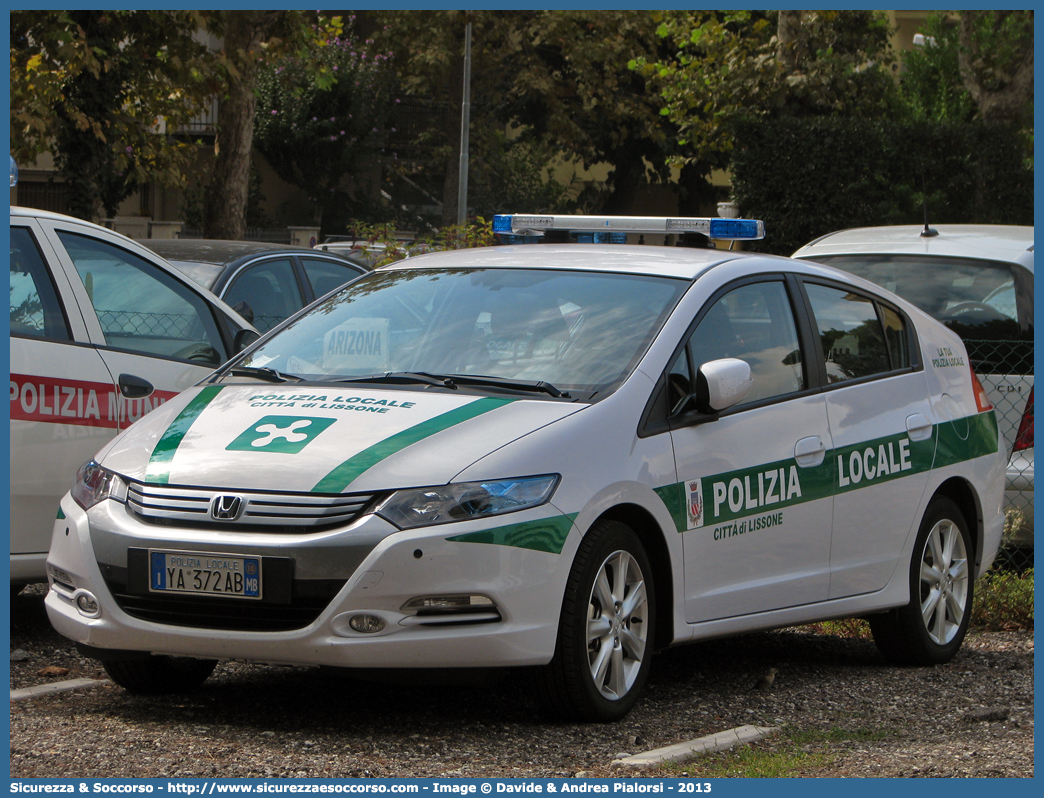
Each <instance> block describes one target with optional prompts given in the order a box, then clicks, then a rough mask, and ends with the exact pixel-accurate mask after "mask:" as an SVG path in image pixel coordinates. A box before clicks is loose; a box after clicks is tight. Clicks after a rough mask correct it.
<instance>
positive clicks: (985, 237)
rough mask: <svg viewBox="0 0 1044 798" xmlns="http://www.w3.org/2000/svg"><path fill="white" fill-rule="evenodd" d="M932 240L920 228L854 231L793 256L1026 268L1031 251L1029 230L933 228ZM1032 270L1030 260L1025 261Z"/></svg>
mask: <svg viewBox="0 0 1044 798" xmlns="http://www.w3.org/2000/svg"><path fill="white" fill-rule="evenodd" d="M932 229H933V230H935V231H937V232H938V235H936V236H922V235H921V232H922V231H923V230H924V227H923V226H921V225H896V226H884V227H857V228H853V229H851V230H839V231H837V232H834V233H828V234H827V235H825V236H822V237H821V238H817V239H816V240H815V241H812V242H811V243H809V244H806V245H805V246H803V247H801V249H799V250H798V251H797V252H795V253H794V257H795V258H805V257H816V256H819V255H847V254H873V253H880V254H892V255H933V256H939V257H952V258H983V259H989V260H1000V261H1008V262H1011V263H1022V264H1024V265H1027V258H1026V254H1027V253H1029V252H1032V251H1033V228H1032V227H1022V226H1018V225H1002V224H940V225H933V226H932ZM1028 265H1029V266H1030V268H1032V260H1029V264H1028Z"/></svg>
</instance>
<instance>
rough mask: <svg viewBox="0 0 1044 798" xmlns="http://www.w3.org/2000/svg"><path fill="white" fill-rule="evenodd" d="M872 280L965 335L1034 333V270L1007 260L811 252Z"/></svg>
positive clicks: (994, 337)
mask: <svg viewBox="0 0 1044 798" xmlns="http://www.w3.org/2000/svg"><path fill="white" fill-rule="evenodd" d="M808 260H815V261H817V262H818V263H823V264H826V265H829V266H833V267H835V268H838V269H841V270H843V271H846V272H848V273H850V274H854V275H856V276H858V277H863V278H865V279H867V280H870V281H871V282H873V283H876V284H877V285H880V286H881V287H883V288H886V289H888V290H889V291H891V292H892V293H894V294H898V295H899V296H901V297H902V298H903V299H905V300H907V301H908V302H911V303H913V304H914V305H916V306H917V307H918V308H920V309H921V310H923V311H924V312H925V313H927V314H928V315H930V316H932V317H933V318H935V319H938V320H939V321H941V322H942V323H943V324H945V325H946V326H947V327H949V328H950V329H952V330H953V331H954V332H956V333H957V334H958V335H960V336H961V337H962V338H963V339H965V340H966V341H975V340H989V341H1014V340H1027V341H1028V340H1032V338H1033V275H1032V274H1030V273H1029V272H1028V271H1026V270H1025V269H1021V268H1019V267H1017V266H1014V265H1012V264H1008V263H1001V262H998V261H989V260H975V259H972V258H942V257H931V256H925V255H833V256H826V257H817V258H809V259H808Z"/></svg>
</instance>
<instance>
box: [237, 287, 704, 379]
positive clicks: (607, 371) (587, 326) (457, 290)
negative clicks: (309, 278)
mask: <svg viewBox="0 0 1044 798" xmlns="http://www.w3.org/2000/svg"><path fill="white" fill-rule="evenodd" d="M687 285H688V283H687V281H683V280H676V279H668V278H662V277H646V276H636V275H622V274H602V273H595V272H568V271H545V270H530V269H526V270H522V269H519V270H511V269H440V270H433V269H416V270H413V269H407V270H396V271H388V272H374V273H372V274H370V275H368V276H366V277H364V278H362V279H360V280H358V281H357V282H355V283H353V284H352V285H351V286H349V287H347V288H346V289H345V290H343V291H341V292H340V293H339V294H337V295H335V296H334V297H331V298H330V299H328V300H327V301H325V302H323V303H322V304H320V305H317V306H315V307H313V308H312V309H311V310H310V311H309V312H308V313H306V314H305V315H304V316H302V317H301V318H299V319H297V320H296V321H294V322H292V323H291V324H290V325H288V326H287V327H286V329H284V330H282V331H281V332H280V333H279V334H277V335H276V336H275V337H274V338H272V340H270V341H268V342H266V343H265V344H264V345H263V346H261V347H260V348H259V349H257V350H255V351H254V352H252V353H251V354H250V355H248V356H247V357H246V358H245V359H244V360H243V361H241V362H240V363H238V364H237V365H239V366H247V367H255V368H267V369H275V370H276V371H277V372H281V373H282V374H284V375H290V376H296V377H302V378H304V379H308V380H334V379H347V378H358V377H366V376H370V375H378V374H385V373H392V372H394V373H402V372H410V373H416V372H422V373H424V374H434V375H442V376H452V375H467V376H469V377H471V376H476V377H477V376H481V377H494V378H507V379H511V380H518V381H527V382H535V381H543V382H546V383H551V384H553V385H554V386H556V387H557V388H559V389H561V390H563V391H565V390H572V391H573V392H574V394H575V393H577V392H587V393H589V394H593V393H595V392H605V391H608V390H611V389H612V388H614V387H615V386H616V385H618V384H619V383H620V382H621V381H622V380H623V379H624V377H626V376H627V375H628V374H629V373H630V372H631V371H632V369H633V368H634V367H635V365H636V364H637V363H638V360H639V358H640V357H641V355H642V354H643V353H644V352H645V350H646V348H647V347H648V345H649V343H650V342H651V341H652V338H653V336H654V335H655V334H656V332H657V331H658V330H659V328H660V326H661V325H662V323H663V321H664V319H666V317H667V314H668V313H669V312H670V310H671V309H672V308H673V307H674V304H675V303H676V302H677V300H678V298H679V297H680V296H681V294H682V293H683V291H684V290H685V288H686V286H687Z"/></svg>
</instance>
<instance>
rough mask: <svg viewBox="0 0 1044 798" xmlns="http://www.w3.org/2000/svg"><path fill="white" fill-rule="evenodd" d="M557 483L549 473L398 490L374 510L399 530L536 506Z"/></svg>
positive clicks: (553, 490)
mask: <svg viewBox="0 0 1044 798" xmlns="http://www.w3.org/2000/svg"><path fill="white" fill-rule="evenodd" d="M557 484H558V475H557V474H549V475H546V476H540V477H520V478H518V479H498V480H490V481H488V482H460V483H458V484H455V485H442V486H439V487H435V488H416V489H411V490H400V491H396V492H395V493H393V494H392V495H391V496H390V497H388V498H387V499H386V500H385V501H384V502H382V503H381V504H380V506H378V507H377V510H376V512H377V515H379V516H381V518H384V519H386V520H388V521H391V522H392V523H393V524H395V526H397V527H399V529H413V528H415V527H419V526H431V525H433V524H448V523H451V522H453V521H469V520H471V519H473V518H486V517H488V516H491V515H501V514H502V513H513V512H515V511H516V510H526V509H528V508H530V507H538V506H539V505H541V504H544V503H545V502H547V501H549V500H550V499H551V494H552V493H554V492H555V486H556V485H557Z"/></svg>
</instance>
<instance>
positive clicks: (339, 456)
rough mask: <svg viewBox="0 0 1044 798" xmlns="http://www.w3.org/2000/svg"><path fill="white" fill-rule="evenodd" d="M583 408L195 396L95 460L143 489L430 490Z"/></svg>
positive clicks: (291, 391) (398, 394)
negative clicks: (150, 486)
mask: <svg viewBox="0 0 1044 798" xmlns="http://www.w3.org/2000/svg"><path fill="white" fill-rule="evenodd" d="M587 406H588V405H585V404H575V403H564V402H555V401H548V400H539V399H517V398H506V397H483V396H474V395H454V394H447V393H441V392H440V393H434V392H432V393H429V392H425V391H403V390H383V389H377V388H369V387H367V388H364V389H360V388H355V387H352V386H350V385H349V386H336V387H334V388H326V387H299V386H292V387H285V386H278V387H272V386H269V385H264V386H258V385H225V386H220V385H211V386H197V387H195V388H192V389H190V390H188V391H185V392H184V393H182V394H180V395H179V396H177V397H176V398H175V399H172V400H171V401H169V402H167V403H166V404H164V405H162V406H160V407H159V408H157V409H156V410H154V411H153V412H152V413H150V414H149V415H148V416H146V417H145V418H144V419H142V420H141V421H139V422H138V423H137V424H135V425H134V426H133V427H131V428H130V429H128V430H127V431H126V432H124V433H123V434H122V435H120V436H118V437H117V438H116V439H115V440H113V442H112V443H111V444H110V445H109V446H108V447H107V448H106V449H105V450H103V451H102V453H101V454H100V455H99V460H100V461H101V462H102V464H103V465H104V466H105V467H106V468H109V469H111V470H113V471H115V472H117V473H119V474H121V475H122V476H124V477H126V478H128V479H131V480H135V481H142V482H146V483H152V484H170V485H191V486H195V487H219V488H234V489H237V490H267V491H280V492H284V491H294V492H297V491H300V492H316V493H341V492H356V491H374V490H385V489H389V488H398V487H409V486H421V485H438V484H444V483H446V482H449V481H450V480H452V479H453V477H454V476H455V475H456V474H458V473H460V472H461V471H462V470H463V469H464V468H466V467H467V466H469V465H471V464H472V463H474V462H475V461H476V460H478V459H479V458H481V457H483V456H484V455H487V454H489V453H490V452H492V451H495V450H496V449H498V448H500V447H502V446H505V445H506V444H508V443H510V442H512V441H514V440H516V439H518V438H520V437H522V436H523V435H526V434H528V433H529V432H532V431H533V430H535V429H539V428H540V427H543V426H546V425H547V424H551V423H553V422H555V421H558V420H559V419H562V418H565V417H566V416H568V415H571V414H573V413H575V412H577V411H579V410H581V409H583V408H584V407H587ZM494 476H497V477H505V476H514V475H509V474H496V475H494Z"/></svg>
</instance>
